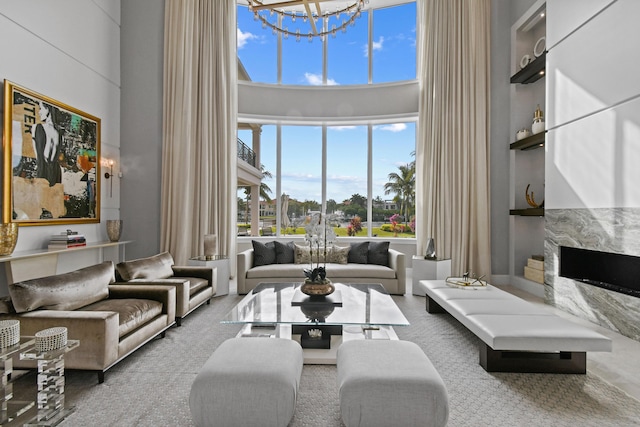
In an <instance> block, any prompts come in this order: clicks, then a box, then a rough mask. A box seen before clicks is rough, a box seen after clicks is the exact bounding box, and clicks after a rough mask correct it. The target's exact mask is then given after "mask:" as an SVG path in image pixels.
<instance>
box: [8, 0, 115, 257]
mask: <svg viewBox="0 0 640 427" xmlns="http://www.w3.org/2000/svg"><path fill="white" fill-rule="evenodd" d="M80 17H81V18H80ZM0 52H2V61H0V79H2V80H4V79H8V80H10V81H12V82H13V83H15V84H18V85H20V86H23V87H25V88H28V89H31V90H33V91H35V92H38V93H41V94H43V95H46V96H49V97H51V98H53V99H55V100H57V101H60V102H62V103H64V104H67V105H70V106H72V107H75V108H77V109H79V110H81V111H84V112H87V113H88V114H91V115H93V116H96V117H98V118H100V119H101V127H102V135H101V137H102V138H101V139H102V145H101V155H102V157H106V158H112V159H114V160H115V162H116V168H117V165H118V164H119V159H120V1H119V0H102V1H97V2H87V1H84V0H64V1H56V2H43V1H34V0H3V1H2V2H0ZM3 108H4V107H3ZM116 170H117V169H116ZM101 179H102V183H101V185H102V191H101V199H100V204H101V221H102V222H103V223H104V220H106V219H113V218H118V217H119V207H120V203H119V200H120V198H119V194H120V193H119V183H118V180H117V179H116V180H114V182H113V185H114V187H113V196H112V197H109V190H108V188H109V182H107V181H106V180H105V178H104V176H101ZM105 189H106V191H105ZM67 228H73V229H74V230H77V231H80V232H81V233H84V234H85V235H86V236H87V239H88V240H89V241H99V240H107V234H106V230H105V227H104V224H82V225H73V226H66V225H65V226H32V227H31V226H30V227H20V231H19V237H18V244H17V246H16V251H23V250H29V249H40V248H44V247H46V244H47V242H48V237H49V236H50V235H51V234H53V233H58V232H60V231H63V230H65V229H67Z"/></svg>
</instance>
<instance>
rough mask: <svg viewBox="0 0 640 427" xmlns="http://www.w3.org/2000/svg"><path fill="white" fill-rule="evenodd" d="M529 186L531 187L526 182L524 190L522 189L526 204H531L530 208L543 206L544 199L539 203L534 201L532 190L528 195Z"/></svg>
mask: <svg viewBox="0 0 640 427" xmlns="http://www.w3.org/2000/svg"><path fill="white" fill-rule="evenodd" d="M529 187H531V184H527V188H526V190H524V196H525V198H526V199H527V204H528V205H529V206H531V207H532V208H534V209H537V208H541V207H543V206H544V200H543V201H542V202H541V203H536V201H535V199H534V194H533V191H532V192H531V195H529Z"/></svg>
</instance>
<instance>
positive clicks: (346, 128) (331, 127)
mask: <svg viewBox="0 0 640 427" xmlns="http://www.w3.org/2000/svg"><path fill="white" fill-rule="evenodd" d="M355 128H356V127H355V126H329V129H331V130H335V131H338V132H340V131H343V130H351V129H355Z"/></svg>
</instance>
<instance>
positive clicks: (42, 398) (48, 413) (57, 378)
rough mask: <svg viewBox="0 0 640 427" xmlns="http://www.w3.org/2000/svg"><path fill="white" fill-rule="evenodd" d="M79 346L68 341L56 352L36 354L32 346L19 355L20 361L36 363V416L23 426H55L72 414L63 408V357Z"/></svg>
mask: <svg viewBox="0 0 640 427" xmlns="http://www.w3.org/2000/svg"><path fill="white" fill-rule="evenodd" d="M79 345H80V341H78V340H68V341H67V345H66V346H64V347H62V348H59V349H56V350H52V351H43V352H38V351H36V349H35V346H32V347H30V348H29V349H27V350H26V351H23V352H21V353H20V359H21V360H37V361H38V414H37V415H36V416H35V417H33V418H32V419H31V420H29V421H27V422H26V423H24V425H25V426H55V425H58V424H59V423H60V422H62V420H64V419H65V418H66V417H67V416H68V415H69V414H71V413H72V412H73V410H74V408H65V406H64V355H65V354H66V353H67V352H69V351H71V350H74V349H75V348H77V347H78V346H79Z"/></svg>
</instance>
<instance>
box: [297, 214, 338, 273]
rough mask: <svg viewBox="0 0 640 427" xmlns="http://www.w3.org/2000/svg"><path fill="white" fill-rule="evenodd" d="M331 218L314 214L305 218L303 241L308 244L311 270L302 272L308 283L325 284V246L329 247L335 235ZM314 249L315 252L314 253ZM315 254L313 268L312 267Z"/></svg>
mask: <svg viewBox="0 0 640 427" xmlns="http://www.w3.org/2000/svg"><path fill="white" fill-rule="evenodd" d="M331 222H332V217H331V216H330V215H329V216H328V215H323V214H321V213H315V214H312V215H310V216H309V217H308V218H307V221H306V226H305V228H304V229H305V236H304V239H305V241H307V242H309V252H310V255H311V268H310V269H305V270H304V275H305V276H306V277H307V279H308V281H310V282H317V283H326V282H327V280H326V277H327V272H326V269H325V267H326V264H327V245H331V244H332V243H333V242H334V241H335V239H336V233H335V232H334V231H333V226H332V224H331ZM314 249H315V251H314ZM321 253H322V254H323V257H322V259H323V261H324V263H323V264H324V265H322V266H320V254H321ZM314 254H315V260H316V262H315V267H314Z"/></svg>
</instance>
